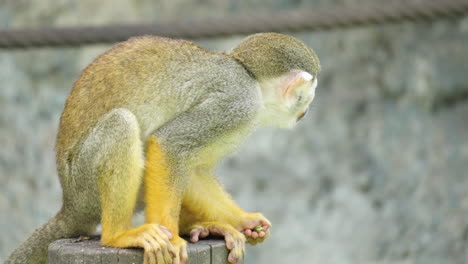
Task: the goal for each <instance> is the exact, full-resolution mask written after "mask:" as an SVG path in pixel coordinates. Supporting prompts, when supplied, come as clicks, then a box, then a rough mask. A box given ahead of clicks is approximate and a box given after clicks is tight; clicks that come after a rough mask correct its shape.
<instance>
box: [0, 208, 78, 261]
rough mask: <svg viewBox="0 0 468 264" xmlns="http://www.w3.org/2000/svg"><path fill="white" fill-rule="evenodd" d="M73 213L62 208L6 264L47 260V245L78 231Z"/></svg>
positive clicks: (12, 254) (16, 250) (14, 252)
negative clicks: (70, 213) (72, 216)
mask: <svg viewBox="0 0 468 264" xmlns="http://www.w3.org/2000/svg"><path fill="white" fill-rule="evenodd" d="M71 220H72V219H71V215H68V214H66V213H65V212H64V211H63V210H60V211H59V212H58V213H57V214H56V215H55V216H54V217H52V218H51V219H50V220H49V222H47V223H46V224H45V225H43V226H41V227H40V228H38V229H37V230H36V231H34V233H33V234H32V235H31V236H30V237H29V238H28V239H27V240H26V241H25V242H23V243H22V244H21V245H20V246H19V247H18V248H17V249H15V251H13V253H11V255H10V256H9V257H8V258H7V260H6V261H5V263H4V264H26V263H27V264H43V263H46V261H47V247H48V246H49V244H50V243H51V242H53V241H55V240H57V239H60V238H66V237H71V236H73V235H74V234H76V233H77V229H76V227H75V226H76V225H75V224H74V223H73V222H74V221H71Z"/></svg>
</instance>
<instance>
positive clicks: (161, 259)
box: [101, 224, 179, 264]
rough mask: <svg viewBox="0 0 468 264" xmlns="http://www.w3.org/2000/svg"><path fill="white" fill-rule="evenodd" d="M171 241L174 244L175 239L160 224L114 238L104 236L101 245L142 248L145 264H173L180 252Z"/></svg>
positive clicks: (132, 230)
mask: <svg viewBox="0 0 468 264" xmlns="http://www.w3.org/2000/svg"><path fill="white" fill-rule="evenodd" d="M171 238H172V239H171ZM169 239H171V242H172V240H173V239H174V238H173V235H172V234H171V233H170V232H169V231H168V230H167V228H165V227H163V226H161V225H158V224H144V225H142V226H140V227H138V228H134V229H130V230H127V231H123V232H122V233H117V234H115V236H114V237H107V236H106V237H104V236H103V237H102V239H101V243H102V244H103V245H106V246H111V247H117V248H128V247H141V248H143V249H144V251H145V253H144V263H145V264H156V263H158V264H160V263H161V264H164V263H173V262H172V259H173V258H175V257H177V256H178V252H179V250H178V248H177V247H176V244H174V243H172V244H171V242H170V241H169ZM174 263H179V262H174Z"/></svg>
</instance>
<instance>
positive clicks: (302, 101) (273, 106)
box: [261, 71, 317, 128]
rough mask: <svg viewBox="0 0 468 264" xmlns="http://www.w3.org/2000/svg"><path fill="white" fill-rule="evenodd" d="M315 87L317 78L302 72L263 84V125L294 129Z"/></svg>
mask: <svg viewBox="0 0 468 264" xmlns="http://www.w3.org/2000/svg"><path fill="white" fill-rule="evenodd" d="M316 87H317V77H316V76H313V75H311V74H309V73H307V72H304V71H291V72H289V73H286V74H284V75H283V76H280V77H278V78H275V79H272V80H269V81H266V82H263V83H262V84H261V88H262V94H263V99H264V105H265V109H264V112H265V113H264V114H263V115H262V116H263V117H262V119H263V123H264V124H266V125H272V126H276V127H280V128H292V127H294V126H295V125H296V124H297V122H298V121H299V120H301V119H302V118H303V117H304V116H305V115H306V113H307V111H308V107H309V105H310V103H311V102H312V101H313V100H314V97H315V88H316Z"/></svg>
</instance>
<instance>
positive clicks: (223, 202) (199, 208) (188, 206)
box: [181, 170, 271, 245]
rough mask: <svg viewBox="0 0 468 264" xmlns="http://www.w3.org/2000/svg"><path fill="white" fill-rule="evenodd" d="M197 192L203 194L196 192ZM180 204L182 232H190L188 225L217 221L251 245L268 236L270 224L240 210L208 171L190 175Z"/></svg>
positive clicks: (262, 218) (257, 214)
mask: <svg viewBox="0 0 468 264" xmlns="http://www.w3.org/2000/svg"><path fill="white" fill-rule="evenodd" d="M201 189H203V190H207V191H206V192H200V191H199V190H201ZM182 204H183V209H184V210H183V214H182V215H183V216H184V218H183V219H182V221H181V226H184V227H185V228H184V229H183V231H184V232H185V233H189V232H191V231H192V230H191V229H193V228H191V222H197V221H198V222H200V221H219V222H222V223H228V224H230V225H232V226H233V227H234V228H235V229H236V230H238V231H240V232H242V233H243V234H244V235H245V237H246V238H247V242H249V243H250V244H253V245H255V244H257V243H260V242H263V241H264V240H265V239H266V238H267V237H268V236H269V234H270V227H271V223H270V221H268V220H267V219H266V218H265V217H264V216H263V215H262V214H261V213H247V212H245V211H244V210H243V209H241V208H240V207H239V206H238V205H237V204H236V203H235V202H234V201H233V200H232V199H231V197H230V195H229V194H228V193H226V192H225V191H224V189H223V188H222V186H221V185H220V184H219V183H218V182H217V181H216V179H215V177H214V176H213V175H212V174H211V173H210V171H208V170H205V171H198V172H197V173H194V174H193V175H191V178H190V184H189V188H188V189H187V191H186V192H185V196H184V200H183V203H182ZM257 227H261V229H262V230H258V229H257ZM181 229H182V227H181ZM227 242H228V241H227Z"/></svg>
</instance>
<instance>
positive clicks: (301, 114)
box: [297, 109, 309, 121]
mask: <svg viewBox="0 0 468 264" xmlns="http://www.w3.org/2000/svg"><path fill="white" fill-rule="evenodd" d="M307 111H309V109H306V110H305V111H304V112H302V113H300V114H299V115H298V116H297V121H299V120H301V119H302V118H303V117H304V116H305V115H306V114H307Z"/></svg>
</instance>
